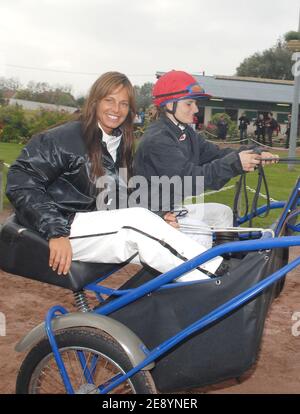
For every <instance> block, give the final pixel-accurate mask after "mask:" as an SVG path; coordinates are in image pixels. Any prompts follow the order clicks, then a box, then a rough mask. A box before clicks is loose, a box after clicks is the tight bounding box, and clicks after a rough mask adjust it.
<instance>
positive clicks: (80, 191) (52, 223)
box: [6, 121, 122, 240]
mask: <svg viewBox="0 0 300 414" xmlns="http://www.w3.org/2000/svg"><path fill="white" fill-rule="evenodd" d="M101 138H102V132H101V130H100V129H99V139H100V140H101ZM101 142H102V141H101ZM121 142H122V141H121ZM121 145H122V144H120V146H119V148H118V155H117V160H116V163H114V161H113V159H112V158H111V156H110V154H109V153H108V152H107V150H106V147H105V144H104V143H102V147H103V158H102V159H103V165H104V168H105V170H106V173H109V174H110V175H113V176H114V177H115V179H116V180H117V179H118V168H119V160H120V153H121ZM89 166H90V164H89V159H88V155H87V150H86V146H85V142H84V140H83V135H82V129H81V123H80V122H79V121H75V122H69V123H67V124H64V125H61V126H59V127H56V128H53V129H51V130H48V131H45V132H43V133H40V134H38V135H36V136H35V137H33V138H32V139H31V141H30V142H29V143H28V145H27V146H26V147H24V148H23V150H22V152H21V154H20V156H19V157H18V158H17V160H16V161H15V162H14V163H13V164H12V166H11V167H10V169H9V171H8V175H7V189H6V194H7V197H8V198H9V200H10V201H11V203H12V204H13V206H14V207H15V209H16V215H17V218H18V220H19V222H20V223H21V224H22V225H24V226H27V227H30V228H32V229H33V230H36V231H38V232H39V233H40V234H41V235H42V236H43V237H44V238H46V239H47V240H48V239H50V238H52V237H58V236H68V235H69V234H70V227H71V224H72V221H73V218H74V215H75V213H76V212H85V211H93V210H95V209H96V197H97V195H98V193H99V190H98V189H97V187H96V185H95V182H94V181H93V180H91V178H90V168H89Z"/></svg>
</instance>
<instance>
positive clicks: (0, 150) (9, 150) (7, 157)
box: [0, 142, 23, 208]
mask: <svg viewBox="0 0 300 414" xmlns="http://www.w3.org/2000/svg"><path fill="white" fill-rule="evenodd" d="M22 148H23V145H21V144H11V143H8V142H0V160H2V161H4V163H5V164H11V163H12V162H13V161H14V160H15V159H16V158H17V157H18V155H19V154H20V152H21V150H22ZM7 170H8V168H7V167H6V166H4V174H3V188H2V191H4V189H5V186H6V175H7ZM3 205H4V208H9V206H10V204H9V201H8V200H7V198H6V197H4V200H3Z"/></svg>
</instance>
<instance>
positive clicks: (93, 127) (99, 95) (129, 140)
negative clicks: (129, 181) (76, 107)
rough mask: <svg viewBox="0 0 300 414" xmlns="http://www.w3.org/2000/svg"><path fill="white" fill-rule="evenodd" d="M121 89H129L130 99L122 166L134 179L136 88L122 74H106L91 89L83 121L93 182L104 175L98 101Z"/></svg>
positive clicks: (85, 105)
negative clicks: (121, 87)
mask: <svg viewBox="0 0 300 414" xmlns="http://www.w3.org/2000/svg"><path fill="white" fill-rule="evenodd" d="M120 86H123V87H124V88H126V89H127V92H128V96H129V111H128V115H127V117H126V119H125V121H124V122H123V124H122V125H120V128H121V130H122V143H121V145H122V154H121V164H120V166H121V167H123V168H127V170H128V176H129V177H130V176H131V175H132V161H133V141H134V135H133V120H134V117H135V113H136V107H135V93H134V88H133V86H132V84H131V83H130V81H129V79H128V78H127V76H125V75H123V74H122V73H119V72H107V73H104V74H103V75H101V76H100V77H99V78H98V79H97V80H96V82H95V83H94V84H93V85H92V87H91V90H90V93H89V96H88V98H87V99H86V101H85V104H84V107H83V112H82V117H81V119H82V127H83V136H84V139H85V142H86V146H87V151H88V155H89V159H90V162H91V175H92V177H93V178H97V177H101V176H102V175H104V173H105V171H104V167H103V163H102V150H101V144H100V141H99V127H98V125H97V123H98V120H97V105H98V102H99V101H101V100H102V99H103V98H105V97H106V96H107V95H109V94H111V93H112V92H113V91H114V90H116V89H117V88H118V87H120Z"/></svg>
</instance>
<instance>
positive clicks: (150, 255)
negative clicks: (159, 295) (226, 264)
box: [70, 207, 223, 281]
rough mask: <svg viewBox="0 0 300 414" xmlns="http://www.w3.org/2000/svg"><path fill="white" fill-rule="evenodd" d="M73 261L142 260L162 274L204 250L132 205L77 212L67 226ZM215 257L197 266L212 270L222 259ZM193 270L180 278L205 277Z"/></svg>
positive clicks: (193, 278)
mask: <svg viewBox="0 0 300 414" xmlns="http://www.w3.org/2000/svg"><path fill="white" fill-rule="evenodd" d="M70 241H71V244H72V249H73V260H79V261H83V262H96V263H122V262H125V261H128V260H130V261H131V262H132V263H139V264H140V263H142V264H143V263H145V264H148V265H149V266H151V267H152V268H154V269H156V270H158V271H159V272H161V273H164V272H166V271H168V270H170V269H172V268H174V267H176V266H178V265H180V264H181V263H184V262H185V261H186V260H189V259H191V258H193V257H195V256H197V255H199V254H200V253H203V252H204V251H205V250H207V249H206V248H205V247H204V246H202V245H200V244H199V243H198V242H197V241H195V240H193V239H191V238H190V237H188V236H187V235H185V234H183V233H181V232H180V231H178V230H177V229H174V228H173V227H171V226H170V225H169V224H167V223H165V222H164V220H163V219H161V218H160V217H159V216H157V215H156V214H154V213H152V212H151V211H149V210H147V209H144V208H140V207H135V208H128V209H120V210H110V211H94V212H87V213H77V214H76V215H75V218H74V221H73V223H72V226H71V234H70ZM222 260H223V259H222V257H217V258H214V259H212V260H210V261H209V262H207V263H205V264H203V265H201V268H203V269H205V270H207V271H209V272H211V273H214V272H215V271H216V269H217V268H218V267H219V265H220V264H221V262H222ZM206 278H207V275H206V274H205V273H202V272H201V271H199V270H193V271H191V272H189V273H187V274H186V275H184V276H183V277H182V278H180V281H187V280H198V279H199V280H200V279H206Z"/></svg>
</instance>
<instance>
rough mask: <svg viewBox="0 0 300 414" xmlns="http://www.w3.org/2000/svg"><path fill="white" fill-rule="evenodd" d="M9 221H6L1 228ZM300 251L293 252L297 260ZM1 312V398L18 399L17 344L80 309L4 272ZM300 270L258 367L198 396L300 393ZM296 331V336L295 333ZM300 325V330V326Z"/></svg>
mask: <svg viewBox="0 0 300 414" xmlns="http://www.w3.org/2000/svg"><path fill="white" fill-rule="evenodd" d="M6 215H7V213H5V214H3V213H2V214H1V215H0V222H1V220H2V221H3V219H4V217H5V216H6ZM299 253H300V248H293V249H291V258H292V257H295V256H296V255H297V254H299ZM132 270H133V269H132V266H131V267H130V266H128V267H127V268H126V269H125V270H123V271H122V272H119V274H118V276H116V277H114V284H115V285H116V286H117V285H119V284H121V283H122V282H123V281H125V280H126V279H127V278H128V277H130V274H131V273H132ZM0 292H1V296H0V312H2V313H3V314H4V315H5V317H6V336H0V393H8V394H11V393H14V387H15V379H16V375H17V371H18V368H19V366H20V363H21V361H22V359H23V357H24V355H19V354H17V353H16V352H15V351H14V346H15V344H16V342H17V341H18V340H19V339H20V338H22V336H23V335H24V334H25V333H26V332H28V331H29V330H30V329H32V328H33V327H34V326H35V325H36V324H38V323H40V322H41V321H42V320H43V318H44V316H45V313H46V311H47V309H48V308H49V307H51V306H53V305H55V304H62V305H64V306H65V307H67V308H68V309H72V308H73V309H74V307H73V296H72V294H71V293H69V292H68V291H66V290H64V289H60V288H56V287H54V286H49V285H45V284H42V283H39V282H35V281H31V280H28V279H24V278H22V277H19V276H13V275H8V274H6V273H3V272H0ZM295 312H298V313H299V319H298V321H300V269H297V270H296V271H294V272H292V273H290V274H289V276H288V278H287V281H286V285H285V288H284V291H283V293H282V294H281V296H280V297H279V298H277V299H276V300H275V301H274V303H273V305H272V308H271V310H270V312H269V315H268V318H267V321H266V325H265V329H264V336H263V340H262V344H261V350H260V354H259V358H258V361H257V363H256V365H255V366H254V367H253V368H252V369H251V370H250V371H249V372H247V373H246V374H245V375H244V377H243V378H242V379H241V381H240V382H239V383H237V381H235V380H233V381H228V382H226V383H222V384H219V385H217V386H213V387H209V388H206V389H197V390H194V391H193V393H200V392H206V393H244V394H248V393H263V394H265V393H284V394H287V393H292V394H299V393H300V357H299V355H300V352H299V351H300V326H299V327H298V328H297V326H296V325H295V324H296V321H293V320H292V316H293V315H294V314H295ZM293 325H294V331H295V332H294V333H296V334H298V335H299V336H295V335H293V334H292V327H293ZM299 325H300V324H299Z"/></svg>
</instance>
